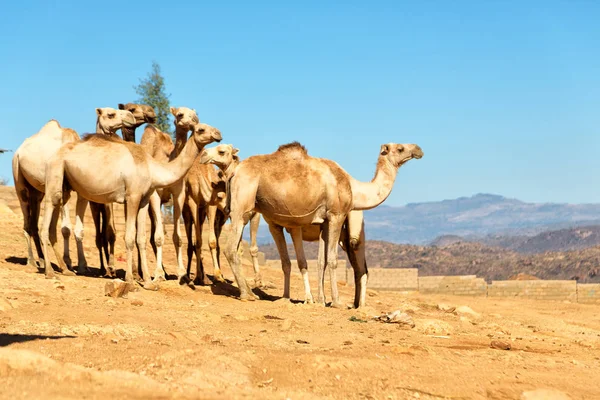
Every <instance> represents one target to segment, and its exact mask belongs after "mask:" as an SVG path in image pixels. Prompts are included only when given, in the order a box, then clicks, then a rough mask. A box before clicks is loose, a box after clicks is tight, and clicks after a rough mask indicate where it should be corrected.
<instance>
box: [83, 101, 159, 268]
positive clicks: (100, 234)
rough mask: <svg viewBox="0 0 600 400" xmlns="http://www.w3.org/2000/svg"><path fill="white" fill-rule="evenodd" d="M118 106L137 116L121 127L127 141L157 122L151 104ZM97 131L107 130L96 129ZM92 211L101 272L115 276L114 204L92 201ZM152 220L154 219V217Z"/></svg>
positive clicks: (132, 139)
mask: <svg viewBox="0 0 600 400" xmlns="http://www.w3.org/2000/svg"><path fill="white" fill-rule="evenodd" d="M118 108H119V110H123V111H129V112H130V113H131V114H133V117H134V118H135V124H133V125H128V126H123V127H122V128H121V134H122V136H123V140H125V141H127V142H132V143H135V130H136V129H137V128H138V127H140V126H141V125H143V124H145V123H149V124H152V123H155V122H156V113H155V111H154V108H152V107H151V106H148V105H145V104H135V103H127V104H119V105H118ZM96 133H105V132H102V131H100V130H99V129H96ZM110 134H112V135H114V136H116V132H112V133H110ZM151 204H152V203H151ZM151 208H152V207H151ZM90 211H91V214H92V218H93V220H94V226H95V227H96V247H97V249H98V253H99V258H100V273H101V274H103V275H105V276H107V277H114V276H115V272H114V265H115V258H114V255H115V241H116V232H115V225H114V216H113V213H112V211H113V208H112V205H104V204H97V203H93V202H90ZM152 221H154V218H153V219H152ZM152 235H153V236H154V233H152ZM153 243H154V242H153ZM156 253H157V252H156V250H155V251H154V254H156ZM103 254H104V256H103ZM104 258H106V265H107V266H108V269H106V268H105V266H104Z"/></svg>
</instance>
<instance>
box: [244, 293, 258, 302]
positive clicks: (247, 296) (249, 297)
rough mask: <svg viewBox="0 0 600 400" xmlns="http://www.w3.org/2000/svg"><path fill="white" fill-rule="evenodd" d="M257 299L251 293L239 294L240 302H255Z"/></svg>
mask: <svg viewBox="0 0 600 400" xmlns="http://www.w3.org/2000/svg"><path fill="white" fill-rule="evenodd" d="M257 299H258V296H256V295H255V294H254V293H252V292H250V293H241V294H240V301H255V300H257Z"/></svg>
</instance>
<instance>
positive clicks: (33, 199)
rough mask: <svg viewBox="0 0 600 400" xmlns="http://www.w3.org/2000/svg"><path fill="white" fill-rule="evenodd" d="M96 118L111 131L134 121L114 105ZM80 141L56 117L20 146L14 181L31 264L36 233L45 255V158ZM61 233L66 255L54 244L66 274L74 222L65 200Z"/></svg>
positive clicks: (81, 255) (80, 254) (80, 253)
mask: <svg viewBox="0 0 600 400" xmlns="http://www.w3.org/2000/svg"><path fill="white" fill-rule="evenodd" d="M97 114H98V119H97V121H96V126H97V130H101V131H103V132H107V133H111V132H113V133H114V132H115V131H116V130H118V129H120V128H121V127H123V126H129V125H130V124H131V123H132V119H131V114H129V113H128V112H126V111H120V110H115V109H112V108H104V109H101V111H100V112H97ZM77 141H79V135H78V134H77V132H75V131H74V130H72V129H69V128H61V126H60V124H59V123H58V122H57V121H56V120H51V121H49V122H48V123H46V125H44V127H42V129H41V130H40V131H39V132H38V133H37V134H35V135H33V136H31V137H29V138H27V139H25V141H24V142H23V144H22V145H21V146H20V147H19V148H18V149H17V151H16V152H15V155H14V157H13V176H14V181H15V190H16V192H17V197H18V198H19V203H20V204H21V210H22V211H23V220H24V232H25V239H26V242H27V250H28V260H27V262H28V265H30V266H32V267H35V266H36V263H35V260H34V258H33V252H32V249H31V238H32V237H33V239H34V242H35V246H36V249H37V252H38V256H39V257H40V263H41V259H42V258H43V253H42V248H41V244H40V239H39V233H38V219H39V212H40V203H41V201H42V198H43V197H44V193H45V184H46V182H45V180H46V169H45V168H46V161H47V160H48V159H49V158H50V157H51V156H52V155H53V154H54V153H56V151H58V149H59V148H60V146H62V145H63V144H65V143H70V142H77ZM61 231H62V234H63V238H64V256H63V258H60V257H59V256H58V249H57V248H54V251H55V252H56V254H57V259H58V266H59V268H60V269H61V271H63V272H64V273H66V274H69V272H70V271H69V269H70V268H71V258H70V256H69V237H70V233H71V223H70V218H69V208H68V205H67V204H65V205H64V207H63V211H62V229H61ZM81 235H82V232H75V236H76V239H77V255H78V265H79V267H80V269H81V268H83V269H84V268H85V267H86V266H87V261H86V260H85V254H84V252H83V244H82V242H81V240H82V236H81Z"/></svg>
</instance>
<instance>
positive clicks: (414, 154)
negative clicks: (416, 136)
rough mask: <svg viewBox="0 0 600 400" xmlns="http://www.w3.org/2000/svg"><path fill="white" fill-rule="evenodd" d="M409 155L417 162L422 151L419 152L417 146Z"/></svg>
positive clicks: (419, 149)
mask: <svg viewBox="0 0 600 400" xmlns="http://www.w3.org/2000/svg"><path fill="white" fill-rule="evenodd" d="M411 153H412V156H413V158H416V159H417V160H418V159H419V158H422V157H423V150H421V148H420V147H419V146H415V148H414V149H413V150H412V152H411Z"/></svg>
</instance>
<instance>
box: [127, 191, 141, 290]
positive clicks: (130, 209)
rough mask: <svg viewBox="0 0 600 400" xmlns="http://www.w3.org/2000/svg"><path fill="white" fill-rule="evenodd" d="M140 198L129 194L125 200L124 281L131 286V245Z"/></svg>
mask: <svg viewBox="0 0 600 400" xmlns="http://www.w3.org/2000/svg"><path fill="white" fill-rule="evenodd" d="M139 205H140V198H139V197H134V196H129V197H128V198H127V199H126V201H125V248H126V249H127V266H126V267H125V268H126V270H125V281H126V282H127V283H129V284H131V285H132V286H133V284H134V280H133V246H134V245H135V236H136V235H135V230H136V229H135V223H136V220H137V215H138V210H139Z"/></svg>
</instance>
